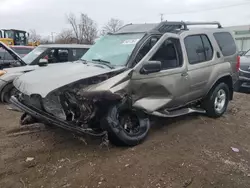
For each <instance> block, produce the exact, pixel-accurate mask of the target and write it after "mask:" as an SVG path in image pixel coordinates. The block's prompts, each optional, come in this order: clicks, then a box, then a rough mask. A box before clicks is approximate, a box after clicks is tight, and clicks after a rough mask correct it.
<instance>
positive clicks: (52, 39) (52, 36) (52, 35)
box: [51, 32, 55, 43]
mask: <svg viewBox="0 0 250 188" xmlns="http://www.w3.org/2000/svg"><path fill="white" fill-rule="evenodd" d="M54 34H55V32H51V42H52V43H54Z"/></svg>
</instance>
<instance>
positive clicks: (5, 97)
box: [1, 84, 18, 104]
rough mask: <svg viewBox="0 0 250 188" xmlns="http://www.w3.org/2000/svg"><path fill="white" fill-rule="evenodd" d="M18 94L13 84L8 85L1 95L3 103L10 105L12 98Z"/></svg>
mask: <svg viewBox="0 0 250 188" xmlns="http://www.w3.org/2000/svg"><path fill="white" fill-rule="evenodd" d="M16 94H18V90H17V89H16V88H15V87H14V86H13V85H12V84H8V85H6V86H5V87H4V89H3V91H2V93H1V100H2V102H5V103H8V104H9V103H10V98H11V96H13V95H16Z"/></svg>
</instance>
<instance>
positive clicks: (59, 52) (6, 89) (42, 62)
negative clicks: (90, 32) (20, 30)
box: [0, 43, 90, 102]
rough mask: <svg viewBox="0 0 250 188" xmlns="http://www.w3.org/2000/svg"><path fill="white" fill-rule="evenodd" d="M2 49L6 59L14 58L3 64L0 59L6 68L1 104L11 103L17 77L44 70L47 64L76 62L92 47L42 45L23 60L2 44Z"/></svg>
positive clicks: (2, 76)
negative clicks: (39, 69)
mask: <svg viewBox="0 0 250 188" xmlns="http://www.w3.org/2000/svg"><path fill="white" fill-rule="evenodd" d="M0 48H2V49H3V50H4V51H5V52H4V53H5V57H6V54H7V55H8V56H10V57H11V58H12V60H9V61H7V60H4V62H1V58H0V65H3V66H2V67H3V68H4V69H3V70H0V100H1V102H9V99H10V96H11V95H12V94H13V93H15V92H16V89H15V88H14V87H13V85H12V82H13V80H14V79H15V78H16V77H17V76H20V75H22V74H24V73H26V72H30V71H33V70H35V69H37V68H43V67H44V66H46V65H47V64H53V63H64V62H68V61H76V60H78V59H79V58H80V57H81V56H82V55H83V54H84V53H86V51H87V50H88V49H89V48H90V45H77V44H51V45H40V46H38V47H36V48H35V49H34V50H33V51H31V52H30V53H29V54H27V55H26V56H24V57H22V58H21V57H20V56H19V55H18V54H17V53H15V52H14V51H13V50H12V49H11V48H9V47H7V46H6V45H5V44H4V43H0ZM0 54H1V51H0ZM0 57H1V55H0ZM6 61H7V62H6ZM6 67H11V68H6ZM53 74H54V73H53Z"/></svg>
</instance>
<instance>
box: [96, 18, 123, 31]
mask: <svg viewBox="0 0 250 188" xmlns="http://www.w3.org/2000/svg"><path fill="white" fill-rule="evenodd" d="M122 26H123V21H121V20H119V19H115V18H111V19H110V20H109V21H108V23H107V24H106V25H105V26H104V27H103V29H102V31H101V35H105V34H107V33H115V32H116V31H118V30H119V29H120V28H121V27H122Z"/></svg>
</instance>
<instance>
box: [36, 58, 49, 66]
mask: <svg viewBox="0 0 250 188" xmlns="http://www.w3.org/2000/svg"><path fill="white" fill-rule="evenodd" d="M38 65H39V66H40V67H43V66H47V65H48V60H47V59H40V60H39V62H38Z"/></svg>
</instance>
